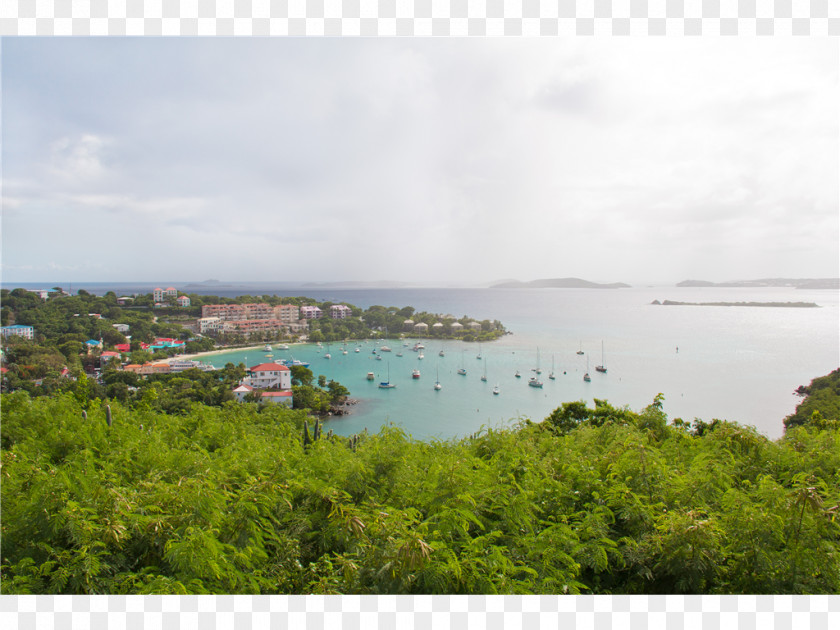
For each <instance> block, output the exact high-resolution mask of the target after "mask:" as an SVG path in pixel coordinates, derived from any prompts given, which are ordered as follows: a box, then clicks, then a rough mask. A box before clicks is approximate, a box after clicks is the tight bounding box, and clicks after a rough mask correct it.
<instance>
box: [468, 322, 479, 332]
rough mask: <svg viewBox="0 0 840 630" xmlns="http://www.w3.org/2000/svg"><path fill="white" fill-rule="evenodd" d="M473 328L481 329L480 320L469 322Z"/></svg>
mask: <svg viewBox="0 0 840 630" xmlns="http://www.w3.org/2000/svg"><path fill="white" fill-rule="evenodd" d="M467 326H469V327H470V328H471V329H472V330H481V324H480V323H479V322H470V323H469V324H467Z"/></svg>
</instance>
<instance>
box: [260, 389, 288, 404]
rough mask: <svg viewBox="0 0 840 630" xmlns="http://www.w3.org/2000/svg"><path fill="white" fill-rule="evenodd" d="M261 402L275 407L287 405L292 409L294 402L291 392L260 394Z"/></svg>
mask: <svg viewBox="0 0 840 630" xmlns="http://www.w3.org/2000/svg"><path fill="white" fill-rule="evenodd" d="M260 401H262V402H267V403H271V404H274V405H286V406H287V407H291V406H292V403H293V402H294V401H293V396H292V392H291V390H288V391H283V392H260Z"/></svg>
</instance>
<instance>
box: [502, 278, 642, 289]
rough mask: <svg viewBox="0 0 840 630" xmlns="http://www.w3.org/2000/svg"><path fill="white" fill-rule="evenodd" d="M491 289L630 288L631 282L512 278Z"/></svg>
mask: <svg viewBox="0 0 840 630" xmlns="http://www.w3.org/2000/svg"><path fill="white" fill-rule="evenodd" d="M490 288H491V289H629V288H630V285H629V284H624V283H623V282H613V283H611V284H599V283H597V282H590V281H589V280H581V279H580V278H547V279H543V280H531V281H530V282H520V281H519V280H511V281H510V282H501V283H499V284H494V285H492V286H491V287H490Z"/></svg>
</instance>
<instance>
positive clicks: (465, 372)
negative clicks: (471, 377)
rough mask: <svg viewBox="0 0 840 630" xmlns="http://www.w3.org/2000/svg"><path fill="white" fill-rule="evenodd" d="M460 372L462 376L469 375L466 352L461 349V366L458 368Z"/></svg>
mask: <svg viewBox="0 0 840 630" xmlns="http://www.w3.org/2000/svg"><path fill="white" fill-rule="evenodd" d="M458 374H460V375H461V376H466V375H467V368H465V367H464V352H463V351H461V367H459V368H458Z"/></svg>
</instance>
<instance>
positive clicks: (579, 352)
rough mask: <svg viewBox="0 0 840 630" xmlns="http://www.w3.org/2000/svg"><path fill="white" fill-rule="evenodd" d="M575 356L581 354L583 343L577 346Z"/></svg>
mask: <svg viewBox="0 0 840 630" xmlns="http://www.w3.org/2000/svg"><path fill="white" fill-rule="evenodd" d="M577 354H583V342H582V341H581V342H580V346H578V351H577Z"/></svg>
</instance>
